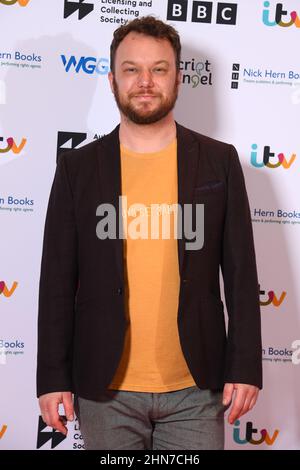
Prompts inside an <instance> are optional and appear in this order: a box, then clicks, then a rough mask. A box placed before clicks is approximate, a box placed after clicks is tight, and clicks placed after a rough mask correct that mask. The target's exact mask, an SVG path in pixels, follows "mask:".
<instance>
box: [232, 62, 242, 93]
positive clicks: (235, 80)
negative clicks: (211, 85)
mask: <svg viewBox="0 0 300 470" xmlns="http://www.w3.org/2000/svg"><path fill="white" fill-rule="evenodd" d="M239 78H240V64H232V72H231V88H233V89H235V90H237V89H238V87H239Z"/></svg>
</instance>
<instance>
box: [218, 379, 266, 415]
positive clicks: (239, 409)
mask: <svg viewBox="0 0 300 470" xmlns="http://www.w3.org/2000/svg"><path fill="white" fill-rule="evenodd" d="M234 391H235V397H234V400H233V404H232V407H231V410H230V413H229V416H228V423H229V424H233V423H234V422H235V420H236V419H238V418H240V417H241V416H243V415H244V414H246V413H247V412H248V411H249V410H251V409H252V408H253V406H254V405H255V403H256V400H257V397H258V392H259V388H258V387H256V386H255V385H248V384H225V386H224V390H223V404H224V405H229V403H230V402H231V400H232V397H233V393H234Z"/></svg>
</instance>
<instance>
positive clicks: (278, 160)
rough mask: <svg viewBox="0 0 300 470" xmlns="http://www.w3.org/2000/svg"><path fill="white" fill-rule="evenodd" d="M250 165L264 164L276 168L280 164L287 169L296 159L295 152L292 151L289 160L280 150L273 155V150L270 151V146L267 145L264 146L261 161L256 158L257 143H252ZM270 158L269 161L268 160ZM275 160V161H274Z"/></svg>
mask: <svg viewBox="0 0 300 470" xmlns="http://www.w3.org/2000/svg"><path fill="white" fill-rule="evenodd" d="M251 149H252V152H251V157H250V161H251V165H253V166H255V168H262V167H264V166H266V167H268V168H278V167H279V166H282V167H283V168H284V169H285V170H287V169H289V168H290V167H291V166H292V164H293V163H294V161H295V160H296V154H295V153H293V154H292V155H291V157H290V159H289V160H287V158H286V157H285V155H284V153H282V152H280V153H278V154H277V155H275V153H274V152H271V147H270V146H269V145H265V146H264V150H263V155H262V161H259V160H258V145H257V144H252V146H251ZM270 160H271V161H270ZM274 160H275V161H274Z"/></svg>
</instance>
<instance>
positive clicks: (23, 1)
mask: <svg viewBox="0 0 300 470" xmlns="http://www.w3.org/2000/svg"><path fill="white" fill-rule="evenodd" d="M29 2H30V0H0V4H1V5H9V6H10V5H15V4H16V3H18V4H19V6H20V7H26V6H27V5H28V3H29Z"/></svg>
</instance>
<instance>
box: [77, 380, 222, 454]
mask: <svg viewBox="0 0 300 470" xmlns="http://www.w3.org/2000/svg"><path fill="white" fill-rule="evenodd" d="M74 407H75V413H76V415H77V417H78V421H79V425H80V430H81V434H82V437H83V440H84V446H85V449H86V450H121V449H122V450H145V449H147V450H163V449H172V450H176V449H186V450H210V449H214V450H223V449H224V411H225V410H226V409H227V408H228V406H227V407H225V406H224V405H223V404H222V392H219V391H217V392H216V391H215V392H213V391H211V390H201V389H199V387H197V386H192V387H187V388H184V389H181V390H176V391H172V392H163V393H150V392H133V391H125V390H109V389H107V390H106V391H105V392H104V393H103V394H102V396H101V399H100V400H99V401H91V400H86V399H84V398H81V397H78V396H76V395H75V397H74Z"/></svg>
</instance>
